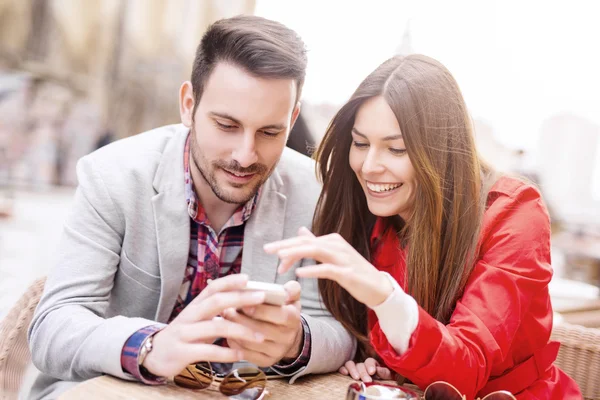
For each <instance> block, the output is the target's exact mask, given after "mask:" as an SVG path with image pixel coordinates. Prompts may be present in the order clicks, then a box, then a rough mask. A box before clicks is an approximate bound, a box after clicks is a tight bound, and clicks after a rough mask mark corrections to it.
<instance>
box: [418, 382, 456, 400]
mask: <svg viewBox="0 0 600 400" xmlns="http://www.w3.org/2000/svg"><path fill="white" fill-rule="evenodd" d="M423 397H424V398H425V400H463V397H462V396H461V394H460V393H459V392H458V390H456V388H455V387H454V386H452V385H450V384H449V383H446V382H434V383H432V384H431V385H429V386H427V389H425V393H423Z"/></svg>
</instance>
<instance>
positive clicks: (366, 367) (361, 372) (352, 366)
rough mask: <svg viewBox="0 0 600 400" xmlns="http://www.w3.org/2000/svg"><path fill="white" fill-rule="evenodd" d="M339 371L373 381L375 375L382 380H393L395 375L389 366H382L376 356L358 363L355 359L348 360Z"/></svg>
mask: <svg viewBox="0 0 600 400" xmlns="http://www.w3.org/2000/svg"><path fill="white" fill-rule="evenodd" d="M338 372H339V373H340V374H342V375H350V376H351V377H352V379H356V380H357V381H363V382H373V378H372V377H373V376H374V377H375V378H378V379H382V380H392V379H394V375H395V374H394V373H393V372H392V371H391V370H390V369H389V368H386V367H382V366H381V365H380V364H379V363H378V362H377V360H376V359H374V358H367V359H366V360H365V362H364V363H358V364H357V363H355V362H354V361H347V362H346V364H344V366H343V367H341V368H340V369H339V370H338Z"/></svg>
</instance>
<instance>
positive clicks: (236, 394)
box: [173, 362, 269, 400]
mask: <svg viewBox="0 0 600 400" xmlns="http://www.w3.org/2000/svg"><path fill="white" fill-rule="evenodd" d="M173 380H174V382H175V384H176V385H177V386H181V387H184V388H187V389H195V390H200V389H206V388H208V387H209V386H211V385H212V384H213V382H214V383H218V384H219V385H218V388H219V391H220V392H221V393H223V394H224V395H225V396H228V397H229V398H230V399H235V400H262V399H264V398H265V396H267V395H268V393H269V392H268V391H267V390H266V386H267V376H266V375H265V373H264V372H263V371H261V370H260V369H258V368H255V367H241V368H236V369H234V370H231V371H230V372H228V373H224V372H215V370H214V369H213V368H212V366H211V364H210V363H209V362H199V363H196V364H190V365H188V366H187V367H186V368H185V369H184V370H183V371H181V372H180V373H179V374H178V375H177V376H175V378H174V379H173Z"/></svg>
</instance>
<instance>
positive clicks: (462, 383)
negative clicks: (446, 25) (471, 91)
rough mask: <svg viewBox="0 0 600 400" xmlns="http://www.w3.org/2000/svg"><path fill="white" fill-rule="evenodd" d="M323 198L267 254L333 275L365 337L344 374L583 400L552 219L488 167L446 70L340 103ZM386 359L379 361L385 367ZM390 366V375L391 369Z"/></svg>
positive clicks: (377, 85)
mask: <svg viewBox="0 0 600 400" xmlns="http://www.w3.org/2000/svg"><path fill="white" fill-rule="evenodd" d="M315 156H316V159H317V162H318V166H319V175H320V177H321V178H322V180H323V191H322V193H321V196H320V198H319V202H318V204H317V212H316V214H315V219H314V221H313V230H314V234H315V235H316V236H314V235H313V234H312V233H311V232H310V231H309V230H308V229H304V230H303V231H302V234H301V235H300V236H298V237H296V238H292V239H287V240H284V241H279V242H276V243H272V244H269V245H267V246H266V247H265V249H266V250H267V252H270V253H272V254H277V255H278V256H279V257H280V258H281V266H280V272H281V273H284V272H285V271H287V270H288V268H289V267H290V266H292V265H293V264H294V263H296V262H297V261H298V260H300V259H304V258H313V259H316V260H317V261H318V262H319V263H320V264H318V265H314V266H305V267H303V268H301V269H297V270H296V274H297V275H298V276H299V277H303V278H308V277H311V278H319V279H320V282H319V287H320V291H321V295H322V297H323V301H324V303H325V305H326V306H327V308H328V309H329V311H330V312H331V313H332V314H333V315H334V316H335V317H336V318H338V319H339V320H340V321H341V322H342V323H343V324H344V326H345V327H346V328H347V329H348V330H349V331H351V332H352V333H353V334H354V336H356V338H357V339H358V342H359V351H358V352H357V357H356V358H355V360H356V361H357V362H355V361H348V362H347V363H346V365H345V366H344V367H342V368H341V369H340V372H342V373H343V374H349V375H351V376H352V377H353V378H354V379H361V380H363V381H365V382H370V381H371V380H372V376H374V375H375V376H378V377H380V378H384V379H390V378H391V377H392V374H391V371H393V372H394V373H397V374H400V375H401V376H403V377H405V378H407V379H409V380H410V381H412V382H413V383H415V384H417V385H418V386H419V387H421V388H422V389H425V388H426V387H427V386H428V385H429V384H431V383H433V382H435V381H446V382H448V383H450V384H452V385H453V386H454V387H456V388H457V389H458V390H459V391H460V392H461V393H463V394H464V395H466V398H468V399H472V398H475V397H476V396H481V397H483V396H485V395H486V394H488V393H491V392H494V391H498V390H507V391H510V392H511V393H513V394H514V395H515V396H516V397H517V398H518V399H561V400H562V399H576V398H581V393H580V391H579V389H578V387H577V384H576V383H575V382H574V381H573V380H572V379H571V378H570V377H568V376H567V375H566V374H565V373H564V372H563V371H561V370H560V369H559V368H558V367H556V366H554V365H553V361H554V360H555V359H556V356H557V353H558V346H559V344H558V343H557V342H549V338H550V333H551V329H552V307H551V304H550V296H549V293H548V283H549V282H550V278H551V277H552V268H551V265H550V222H549V218H548V213H547V210H546V207H545V205H544V203H543V201H542V199H541V196H540V194H539V192H538V190H537V189H536V188H535V187H534V186H532V185H531V184H529V183H526V182H523V181H521V180H519V179H516V178H512V177H509V176H499V175H498V174H496V173H495V172H494V171H493V170H492V169H491V168H490V167H488V166H486V165H485V164H483V163H482V162H481V161H480V159H479V157H478V155H477V151H476V148H475V145H474V140H473V132H472V126H471V122H470V118H469V115H468V112H467V107H466V105H465V102H464V100H463V97H462V94H461V91H460V89H459V87H458V85H457V83H456V81H455V80H454V78H453V77H452V75H451V74H450V72H449V71H448V70H447V69H446V68H445V67H444V66H442V65H441V64H440V63H439V62H437V61H435V60H433V59H431V58H428V57H425V56H421V55H411V56H407V57H394V58H392V59H390V60H388V61H386V62H385V63H383V64H382V65H381V66H379V67H378V68H377V69H376V70H375V71H374V72H372V73H371V74H370V75H369V76H368V77H367V78H366V79H365V80H364V81H363V82H362V83H361V85H360V86H359V87H358V89H357V90H356V91H355V93H354V95H353V96H352V98H351V99H350V100H349V101H348V102H347V103H346V104H345V105H344V106H343V107H342V108H341V110H340V111H339V112H338V113H337V115H336V116H335V117H334V119H333V120H332V122H331V125H330V126H329V128H328V130H327V132H326V134H325V137H324V139H323V141H322V143H321V144H320V146H319V148H318V150H317V152H316V154H315ZM375 357H376V358H377V359H375ZM390 370H391V371H390Z"/></svg>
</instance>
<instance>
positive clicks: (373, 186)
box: [367, 182, 402, 192]
mask: <svg viewBox="0 0 600 400" xmlns="http://www.w3.org/2000/svg"><path fill="white" fill-rule="evenodd" d="M400 186H402V184H401V183H396V184H391V183H385V184H380V183H370V182H367V187H368V188H369V190H372V191H374V192H389V191H390V190H394V189H396V188H399V187H400Z"/></svg>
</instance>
